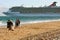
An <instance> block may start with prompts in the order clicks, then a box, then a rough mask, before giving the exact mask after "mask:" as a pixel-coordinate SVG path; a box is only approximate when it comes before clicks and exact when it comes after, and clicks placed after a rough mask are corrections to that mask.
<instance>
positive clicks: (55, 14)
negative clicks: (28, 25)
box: [4, 12, 60, 16]
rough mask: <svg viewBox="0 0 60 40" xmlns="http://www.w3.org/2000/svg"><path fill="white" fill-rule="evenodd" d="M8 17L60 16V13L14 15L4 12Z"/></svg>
mask: <svg viewBox="0 0 60 40" xmlns="http://www.w3.org/2000/svg"><path fill="white" fill-rule="evenodd" d="M4 14H5V15H7V16H60V13H16V12H14V13H12V12H10V13H9V12H4Z"/></svg>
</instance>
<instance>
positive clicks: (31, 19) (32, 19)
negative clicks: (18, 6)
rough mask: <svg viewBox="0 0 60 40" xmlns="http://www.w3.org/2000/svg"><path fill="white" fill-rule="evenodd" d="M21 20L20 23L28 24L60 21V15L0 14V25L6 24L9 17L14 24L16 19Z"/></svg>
mask: <svg viewBox="0 0 60 40" xmlns="http://www.w3.org/2000/svg"><path fill="white" fill-rule="evenodd" d="M17 18H18V19H19V20H20V21H21V24H27V23H28V24H30V23H38V22H40V23H41V22H50V21H57V20H58V21H60V16H56V15H55V16H38V15H37V16H0V26H4V25H7V21H8V20H9V19H10V20H12V21H13V23H14V24H15V21H16V19H17Z"/></svg>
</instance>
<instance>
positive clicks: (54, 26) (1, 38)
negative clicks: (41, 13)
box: [0, 21, 60, 40]
mask: <svg viewBox="0 0 60 40" xmlns="http://www.w3.org/2000/svg"><path fill="white" fill-rule="evenodd" d="M53 30H57V31H59V30H60V21H55V22H44V23H32V24H24V25H21V26H20V27H18V28H15V29H14V31H11V30H8V29H7V28H0V40H26V39H25V37H27V38H28V37H30V36H34V35H39V34H42V33H46V32H52V33H53ZM59 32H60V31H59ZM54 33H55V32H54ZM42 35H43V34H42ZM33 40H34V39H33Z"/></svg>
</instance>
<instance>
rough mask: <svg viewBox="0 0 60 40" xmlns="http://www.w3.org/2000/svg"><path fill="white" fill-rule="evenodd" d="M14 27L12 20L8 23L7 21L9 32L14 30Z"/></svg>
mask: <svg viewBox="0 0 60 40" xmlns="http://www.w3.org/2000/svg"><path fill="white" fill-rule="evenodd" d="M12 27H13V22H12V21H11V20H8V21H7V28H8V29H9V30H12Z"/></svg>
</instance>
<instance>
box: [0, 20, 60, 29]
mask: <svg viewBox="0 0 60 40" xmlns="http://www.w3.org/2000/svg"><path fill="white" fill-rule="evenodd" d="M58 21H60V19H57V20H38V21H29V22H21V24H20V26H22V25H25V24H26V25H27V24H37V23H47V22H48V23H50V22H58ZM13 24H14V23H13ZM4 26H5V28H6V26H7V24H6V25H3V24H2V25H0V28H1V27H4ZM14 26H15V24H14Z"/></svg>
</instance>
